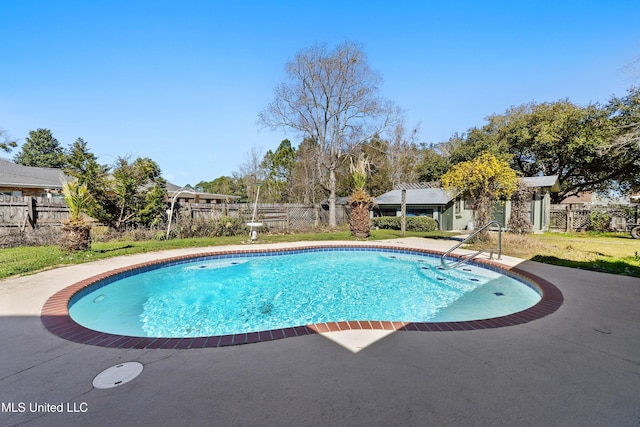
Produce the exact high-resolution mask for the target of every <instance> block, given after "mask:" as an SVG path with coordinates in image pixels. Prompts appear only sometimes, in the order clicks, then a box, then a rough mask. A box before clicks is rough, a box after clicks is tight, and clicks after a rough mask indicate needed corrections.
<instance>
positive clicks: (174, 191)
mask: <svg viewBox="0 0 640 427" xmlns="http://www.w3.org/2000/svg"><path fill="white" fill-rule="evenodd" d="M167 197H168V199H169V200H173V199H174V197H175V202H177V203H180V202H182V203H202V204H217V203H236V202H237V201H238V200H240V196H231V195H228V194H214V193H205V192H203V191H196V190H194V189H192V188H185V187H178V186H177V185H175V184H172V183H170V182H167Z"/></svg>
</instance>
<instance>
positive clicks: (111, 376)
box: [93, 362, 142, 388]
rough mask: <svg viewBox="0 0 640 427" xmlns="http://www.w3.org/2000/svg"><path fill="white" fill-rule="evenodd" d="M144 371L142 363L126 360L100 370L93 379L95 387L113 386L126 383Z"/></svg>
mask: <svg viewBox="0 0 640 427" xmlns="http://www.w3.org/2000/svg"><path fill="white" fill-rule="evenodd" d="M141 372H142V363H138V362H125V363H120V364H118V365H116V366H112V367H110V368H109V369H105V370H104V371H102V372H100V373H99V374H98V375H97V376H96V377H95V378H94V379H93V386H94V387H95V388H113V387H118V386H120V385H122V384H126V383H128V382H129V381H131V380H132V379H134V378H135V377H137V376H138V375H140V373H141Z"/></svg>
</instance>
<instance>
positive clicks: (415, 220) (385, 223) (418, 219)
mask: <svg viewBox="0 0 640 427" xmlns="http://www.w3.org/2000/svg"><path fill="white" fill-rule="evenodd" d="M400 221H401V218H400V217H399V216H379V217H374V218H372V219H371V225H372V226H373V227H374V228H381V229H383V230H400V228H401V224H400ZM406 226H407V231H434V230H437V229H438V223H437V222H436V220H435V219H433V218H431V217H428V216H408V217H407V224H406Z"/></svg>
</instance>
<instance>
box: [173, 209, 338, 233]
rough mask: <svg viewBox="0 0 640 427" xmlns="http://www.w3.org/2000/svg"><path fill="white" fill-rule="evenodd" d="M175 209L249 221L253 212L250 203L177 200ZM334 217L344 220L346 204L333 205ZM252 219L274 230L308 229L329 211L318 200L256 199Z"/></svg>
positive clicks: (321, 221)
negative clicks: (259, 201) (265, 201)
mask: <svg viewBox="0 0 640 427" xmlns="http://www.w3.org/2000/svg"><path fill="white" fill-rule="evenodd" d="M179 209H180V211H181V212H182V214H183V215H184V214H185V213H187V214H189V215H190V216H191V218H202V217H205V218H214V219H220V218H222V217H223V216H228V217H231V218H240V219H241V220H242V221H244V222H249V221H251V219H252V216H253V211H254V204H252V203H228V204H206V203H199V204H196V203H181V204H180V207H179ZM336 220H337V223H338V225H342V224H345V223H346V222H348V215H347V209H346V206H336ZM256 222H261V223H263V224H264V225H265V226H266V227H269V228H270V229H277V230H300V229H308V228H314V227H319V226H322V225H327V224H328V223H329V211H328V209H325V208H323V207H322V206H321V205H318V204H315V205H312V204H309V205H307V204H290V203H286V204H285V203H258V208H257V212H256Z"/></svg>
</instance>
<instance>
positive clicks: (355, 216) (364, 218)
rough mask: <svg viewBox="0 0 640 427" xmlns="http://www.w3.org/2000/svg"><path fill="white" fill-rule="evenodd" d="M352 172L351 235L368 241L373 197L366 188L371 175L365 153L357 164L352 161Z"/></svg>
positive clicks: (361, 154)
mask: <svg viewBox="0 0 640 427" xmlns="http://www.w3.org/2000/svg"><path fill="white" fill-rule="evenodd" d="M350 171H351V178H352V179H353V185H354V188H353V191H352V192H351V196H349V206H350V207H351V213H350V215H349V223H350V225H351V235H352V236H354V237H358V238H361V239H366V238H367V237H369V234H370V232H371V218H370V217H369V209H371V206H372V205H373V197H371V196H370V195H369V193H368V192H367V190H366V188H365V186H366V184H367V177H368V175H369V161H368V160H367V159H366V158H365V156H364V153H360V155H359V156H358V159H357V160H356V162H355V164H354V162H353V159H352V160H351V167H350Z"/></svg>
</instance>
